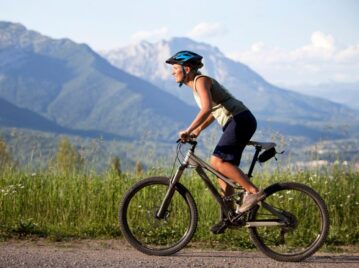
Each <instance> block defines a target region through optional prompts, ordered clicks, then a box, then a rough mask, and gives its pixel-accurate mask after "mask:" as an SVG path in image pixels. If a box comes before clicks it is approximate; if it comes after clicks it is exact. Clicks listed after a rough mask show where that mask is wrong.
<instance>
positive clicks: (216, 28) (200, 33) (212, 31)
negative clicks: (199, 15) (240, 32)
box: [188, 22, 226, 38]
mask: <svg viewBox="0 0 359 268" xmlns="http://www.w3.org/2000/svg"><path fill="white" fill-rule="evenodd" d="M225 32H226V29H225V28H224V27H223V25H221V24H220V23H218V22H201V23H200V24H197V25H196V26H195V27H194V28H193V29H192V30H191V31H190V32H189V33H188V36H189V37H191V38H203V37H213V36H216V35H221V34H224V33H225Z"/></svg>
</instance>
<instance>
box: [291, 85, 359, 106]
mask: <svg viewBox="0 0 359 268" xmlns="http://www.w3.org/2000/svg"><path fill="white" fill-rule="evenodd" d="M292 89H294V90H295V91H297V92H301V93H303V94H308V95H311V96H316V97H321V98H326V99H328V100H331V101H334V102H337V103H341V104H344V105H346V106H348V107H350V108H352V109H356V110H358V111H359V82H356V83H338V82H330V83H323V84H318V85H304V84H303V85H297V86H294V87H292Z"/></svg>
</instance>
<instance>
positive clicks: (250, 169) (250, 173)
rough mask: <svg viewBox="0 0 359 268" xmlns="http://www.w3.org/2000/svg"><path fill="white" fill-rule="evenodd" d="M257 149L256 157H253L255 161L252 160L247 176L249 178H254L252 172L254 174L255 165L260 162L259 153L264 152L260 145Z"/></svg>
mask: <svg viewBox="0 0 359 268" xmlns="http://www.w3.org/2000/svg"><path fill="white" fill-rule="evenodd" d="M255 148H256V151H255V153H254V156H253V159H252V163H251V166H250V167H249V170H248V174H247V176H248V177H249V178H251V177H252V172H253V169H254V166H255V164H256V162H257V160H258V155H259V152H260V151H261V150H262V146H258V145H257V146H255Z"/></svg>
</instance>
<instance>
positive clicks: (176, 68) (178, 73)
mask: <svg viewBox="0 0 359 268" xmlns="http://www.w3.org/2000/svg"><path fill="white" fill-rule="evenodd" d="M172 75H173V76H174V78H175V80H176V82H177V83H180V82H181V81H182V78H183V71H182V66H181V65H179V64H173V65H172Z"/></svg>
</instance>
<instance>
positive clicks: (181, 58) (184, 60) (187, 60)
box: [166, 50, 203, 87]
mask: <svg viewBox="0 0 359 268" xmlns="http://www.w3.org/2000/svg"><path fill="white" fill-rule="evenodd" d="M166 63H168V64H179V65H181V66H182V72H183V78H182V80H181V81H180V82H179V86H180V87H181V86H182V85H183V83H184V81H185V80H186V76H187V74H186V71H185V69H184V66H188V67H191V68H194V69H199V68H201V67H202V66H203V63H202V56H200V55H198V54H197V53H194V52H192V51H188V50H183V51H180V52H177V53H176V54H174V55H173V56H172V57H171V58H169V59H168V60H166Z"/></svg>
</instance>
